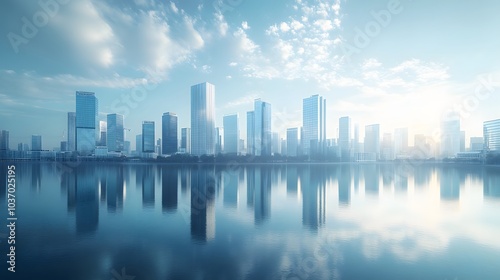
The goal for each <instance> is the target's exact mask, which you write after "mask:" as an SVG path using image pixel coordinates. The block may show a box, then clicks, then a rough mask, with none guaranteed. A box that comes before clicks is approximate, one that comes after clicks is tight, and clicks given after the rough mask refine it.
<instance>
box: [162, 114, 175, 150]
mask: <svg viewBox="0 0 500 280" xmlns="http://www.w3.org/2000/svg"><path fill="white" fill-rule="evenodd" d="M161 140H162V143H161V145H162V149H161V151H162V154H164V155H172V154H175V153H177V115H176V114H174V113H170V112H166V113H163V116H162V117H161Z"/></svg>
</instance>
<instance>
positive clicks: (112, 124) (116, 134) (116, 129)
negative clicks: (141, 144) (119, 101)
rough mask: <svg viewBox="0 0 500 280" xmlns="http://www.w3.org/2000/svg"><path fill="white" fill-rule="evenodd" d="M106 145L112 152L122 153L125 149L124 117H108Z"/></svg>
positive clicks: (118, 115)
mask: <svg viewBox="0 0 500 280" xmlns="http://www.w3.org/2000/svg"><path fill="white" fill-rule="evenodd" d="M106 145H107V146H108V151H110V152H122V151H124V148H125V131H124V127H123V115H120V114H108V115H107V135H106Z"/></svg>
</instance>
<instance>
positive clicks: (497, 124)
mask: <svg viewBox="0 0 500 280" xmlns="http://www.w3.org/2000/svg"><path fill="white" fill-rule="evenodd" d="M483 137H484V149H485V150H486V151H487V152H500V119H498V120H491V121H486V122H484V123H483Z"/></svg>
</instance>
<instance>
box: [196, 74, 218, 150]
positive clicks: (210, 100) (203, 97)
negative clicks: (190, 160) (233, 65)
mask: <svg viewBox="0 0 500 280" xmlns="http://www.w3.org/2000/svg"><path fill="white" fill-rule="evenodd" d="M191 153H192V154H193V155H197V156H200V155H213V154H215V86H214V85H212V84H210V83H206V82H205V83H201V84H197V85H194V86H192V87H191Z"/></svg>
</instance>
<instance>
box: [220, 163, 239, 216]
mask: <svg viewBox="0 0 500 280" xmlns="http://www.w3.org/2000/svg"><path fill="white" fill-rule="evenodd" d="M238 182H239V172H238V170H230V171H228V172H224V197H223V202H224V207H231V208H236V207H237V206H238Z"/></svg>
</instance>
